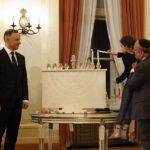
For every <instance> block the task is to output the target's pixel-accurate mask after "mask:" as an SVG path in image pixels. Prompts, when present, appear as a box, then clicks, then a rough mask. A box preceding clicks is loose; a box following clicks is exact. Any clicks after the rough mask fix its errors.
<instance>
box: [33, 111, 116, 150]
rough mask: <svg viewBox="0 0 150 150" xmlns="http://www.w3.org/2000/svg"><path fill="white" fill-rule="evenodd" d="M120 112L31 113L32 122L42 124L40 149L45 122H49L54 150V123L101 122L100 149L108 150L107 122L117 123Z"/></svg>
mask: <svg viewBox="0 0 150 150" xmlns="http://www.w3.org/2000/svg"><path fill="white" fill-rule="evenodd" d="M117 116H118V113H116V112H110V113H102V114H89V113H80V114H42V113H36V114H31V118H32V122H34V123H38V124H39V125H40V130H39V131H40V132H39V150H44V124H48V150H52V131H53V124H63V123H64V124H66V123H67V124H99V125H100V126H99V150H108V129H106V128H105V125H106V124H109V123H115V122H116V118H117Z"/></svg>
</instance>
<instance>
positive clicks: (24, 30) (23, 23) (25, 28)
mask: <svg viewBox="0 0 150 150" xmlns="http://www.w3.org/2000/svg"><path fill="white" fill-rule="evenodd" d="M20 13H21V14H22V16H21V17H20V19H19V25H20V28H19V29H18V31H19V33H20V34H29V35H33V34H37V33H39V30H40V29H41V26H40V20H39V24H38V26H37V27H36V28H37V32H35V31H33V30H32V29H31V27H32V26H31V24H30V18H29V17H28V18H27V17H26V16H25V14H26V13H27V11H26V9H24V8H23V9H21V10H20ZM11 26H12V27H13V29H14V28H15V27H16V25H15V23H14V17H13V22H12V25H11Z"/></svg>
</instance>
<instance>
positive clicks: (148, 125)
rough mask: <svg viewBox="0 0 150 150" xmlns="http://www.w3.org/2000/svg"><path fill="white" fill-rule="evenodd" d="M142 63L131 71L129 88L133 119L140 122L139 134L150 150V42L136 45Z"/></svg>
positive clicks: (137, 55)
mask: <svg viewBox="0 0 150 150" xmlns="http://www.w3.org/2000/svg"><path fill="white" fill-rule="evenodd" d="M134 52H135V56H136V58H137V59H138V60H140V62H139V63H138V64H137V66H136V67H135V68H133V69H132V70H131V74H130V76H129V80H128V86H129V89H130V90H131V91H133V97H132V119H133V120H138V122H139V133H140V138H141V141H142V145H143V147H144V150H150V41H149V40H146V39H141V40H138V41H137V42H136V43H135V45H134Z"/></svg>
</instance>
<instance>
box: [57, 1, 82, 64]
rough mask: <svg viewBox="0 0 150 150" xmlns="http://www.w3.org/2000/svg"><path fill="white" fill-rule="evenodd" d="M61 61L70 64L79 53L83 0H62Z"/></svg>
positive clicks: (60, 24) (60, 27)
mask: <svg viewBox="0 0 150 150" xmlns="http://www.w3.org/2000/svg"><path fill="white" fill-rule="evenodd" d="M59 15H60V18H59V29H60V30H59V62H60V63H62V64H63V65H64V64H65V63H68V64H70V59H71V56H72V55H75V56H76V59H77V54H78V47H79V40H80V27H81V17H82V0H60V8H59Z"/></svg>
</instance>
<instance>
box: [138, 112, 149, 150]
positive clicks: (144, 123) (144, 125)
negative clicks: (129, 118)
mask: <svg viewBox="0 0 150 150" xmlns="http://www.w3.org/2000/svg"><path fill="white" fill-rule="evenodd" d="M148 113H149V112H148ZM139 133H140V139H141V142H142V145H143V148H144V150H149V149H150V119H143V120H139Z"/></svg>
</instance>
